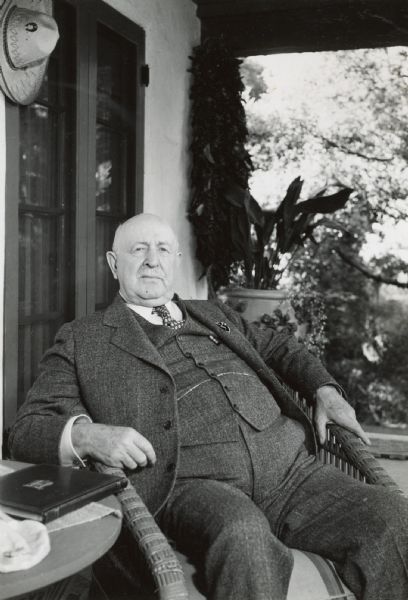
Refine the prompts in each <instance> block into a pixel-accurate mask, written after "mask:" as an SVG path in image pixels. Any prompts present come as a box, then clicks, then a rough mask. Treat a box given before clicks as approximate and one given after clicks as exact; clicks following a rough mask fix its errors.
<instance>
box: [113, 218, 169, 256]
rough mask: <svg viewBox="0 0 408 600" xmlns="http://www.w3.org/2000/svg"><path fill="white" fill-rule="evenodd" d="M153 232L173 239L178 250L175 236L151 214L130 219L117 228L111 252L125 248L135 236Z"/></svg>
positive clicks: (161, 221)
mask: <svg viewBox="0 0 408 600" xmlns="http://www.w3.org/2000/svg"><path fill="white" fill-rule="evenodd" d="M153 230H155V231H157V232H163V233H164V235H165V236H166V238H168V239H173V241H174V244H175V248H177V249H178V241H177V237H176V234H175V233H174V231H173V229H172V228H171V227H170V225H169V224H168V223H167V222H166V221H164V219H162V218H161V217H159V216H157V215H154V214H151V213H141V214H139V215H135V216H134V217H131V218H130V219H128V220H127V221H125V222H124V223H121V224H120V225H119V226H118V228H117V229H116V232H115V237H114V240H113V244H112V250H113V251H114V252H116V250H118V249H120V248H121V247H123V246H126V245H127V244H128V243H129V241H130V243H132V240H133V239H134V238H135V236H136V237H137V236H139V235H143V234H144V233H146V232H150V231H153Z"/></svg>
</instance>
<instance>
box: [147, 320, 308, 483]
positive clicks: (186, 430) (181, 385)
mask: <svg viewBox="0 0 408 600" xmlns="http://www.w3.org/2000/svg"><path fill="white" fill-rule="evenodd" d="M135 316H136V318H137V320H138V322H139V324H140V325H141V326H142V327H143V329H144V330H145V332H146V334H147V335H148V336H149V339H150V340H151V342H152V343H153V344H154V345H155V346H156V348H157V350H158V351H159V352H160V354H161V356H162V358H163V360H164V362H165V364H166V366H167V368H168V369H169V371H170V374H171V375H172V377H173V379H174V382H175V385H176V390H177V409H178V411H177V412H178V421H179V432H180V448H181V450H180V463H179V469H178V477H177V480H178V482H180V481H183V480H186V479H191V478H206V479H216V480H220V481H227V482H229V483H231V484H233V485H235V486H237V487H239V488H240V489H242V490H243V491H245V493H248V495H253V490H254V486H257V485H258V480H259V481H262V482H263V483H262V487H263V486H264V484H265V480H267V481H268V488H269V490H270V489H271V486H272V487H275V486H278V485H279V484H280V483H281V482H282V481H283V479H284V478H285V476H287V474H288V473H289V472H290V471H291V470H292V469H293V468H294V467H295V466H296V463H297V461H298V458H299V457H300V456H303V455H304V453H305V447H304V441H305V431H304V429H303V426H302V425H301V424H300V423H299V422H297V421H294V420H293V419H290V418H289V417H287V416H285V415H282V413H281V411H280V408H279V406H278V404H277V403H276V401H275V399H274V398H273V396H272V395H271V393H270V391H269V390H268V389H267V387H266V386H265V385H264V384H263V383H262V382H261V380H260V379H259V377H258V375H257V374H256V373H255V372H254V371H253V369H252V368H251V367H250V366H249V365H248V364H247V363H246V362H245V361H244V360H243V359H241V358H240V357H238V356H237V355H236V354H235V352H233V351H232V350H231V349H230V348H228V346H226V345H225V344H223V343H222V342H221V341H220V340H219V339H218V338H217V337H216V335H215V334H214V332H212V331H210V330H209V329H207V328H206V327H205V326H204V325H203V324H201V323H199V322H197V321H196V320H195V319H193V318H192V317H191V316H190V315H188V314H187V315H186V321H185V323H184V326H183V327H182V328H180V329H178V330H172V329H170V328H168V327H164V326H160V325H159V326H158V325H153V324H151V323H149V322H148V321H146V320H145V319H143V318H142V317H140V316H138V315H135ZM265 475H266V477H265Z"/></svg>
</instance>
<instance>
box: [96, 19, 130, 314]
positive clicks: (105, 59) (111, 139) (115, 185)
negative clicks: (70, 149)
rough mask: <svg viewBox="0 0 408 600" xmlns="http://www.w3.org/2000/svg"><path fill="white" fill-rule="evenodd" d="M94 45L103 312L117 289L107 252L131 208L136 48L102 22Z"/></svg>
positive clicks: (99, 274)
mask: <svg viewBox="0 0 408 600" xmlns="http://www.w3.org/2000/svg"><path fill="white" fill-rule="evenodd" d="M97 45H98V52H97V57H98V58H97V61H98V62H97V124H96V169H95V179H96V198H95V200H96V203H95V204H96V267H95V268H96V309H101V308H103V307H105V306H107V305H108V304H109V302H111V300H112V299H113V296H114V295H115V293H116V291H117V283H116V281H115V280H114V279H113V277H112V275H111V273H110V271H109V267H108V265H107V263H106V259H105V254H106V251H107V250H108V249H110V248H111V246H112V242H113V236H114V232H115V229H116V227H117V226H118V224H119V223H121V222H122V221H124V220H126V219H127V217H128V216H130V215H131V214H132V206H134V194H135V186H134V179H135V178H134V156H135V142H136V140H135V137H136V133H135V130H136V93H135V89H136V73H137V63H136V57H137V55H136V45H135V44H133V43H132V42H130V41H128V40H127V39H125V38H124V37H122V36H120V35H119V34H117V33H114V32H113V31H112V30H111V29H108V28H107V27H105V26H103V25H101V24H99V25H98V30H97ZM132 165H133V166H132Z"/></svg>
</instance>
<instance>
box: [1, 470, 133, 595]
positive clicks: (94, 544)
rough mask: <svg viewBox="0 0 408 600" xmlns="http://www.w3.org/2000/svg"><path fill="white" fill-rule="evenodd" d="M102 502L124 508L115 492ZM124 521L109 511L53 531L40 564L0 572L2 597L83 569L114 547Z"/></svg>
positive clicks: (55, 580) (31, 589) (62, 577)
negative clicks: (97, 517) (91, 519)
mask: <svg viewBox="0 0 408 600" xmlns="http://www.w3.org/2000/svg"><path fill="white" fill-rule="evenodd" d="M0 464H1V465H3V466H7V467H10V468H13V469H17V468H22V467H26V466H28V465H27V464H24V463H17V462H14V461H4V460H1V461H0ZM99 502H102V503H103V504H106V505H107V506H109V507H111V508H117V509H119V510H120V504H119V502H118V500H117V499H116V497H115V496H109V497H108V498H105V499H104V500H99ZM121 525H122V520H121V519H120V518H118V517H117V516H115V515H108V516H106V517H103V518H102V519H97V520H95V521H91V522H89V523H82V524H81V525H77V526H73V527H68V528H66V529H62V530H60V531H55V532H51V533H50V534H49V535H50V542H51V550H50V552H49V554H48V555H47V556H46V557H45V558H44V559H43V560H42V561H41V562H40V563H38V565H36V566H34V567H32V568H31V569H27V570H24V571H14V572H12V573H0V600H6V599H7V598H13V597H15V596H19V595H20V594H25V593H28V592H32V591H34V590H37V589H39V588H42V587H44V586H47V585H50V584H52V583H55V582H57V581H60V580H61V579H65V578H66V577H70V576H71V575H73V574H75V573H77V572H78V571H82V569H84V568H85V567H88V566H89V565H91V564H92V563H94V562H95V561H96V560H98V558H100V557H101V556H103V555H104V554H105V553H106V552H107V551H108V550H109V549H110V548H111V546H112V545H113V544H114V543H115V541H116V539H117V538H118V536H119V533H120V529H121Z"/></svg>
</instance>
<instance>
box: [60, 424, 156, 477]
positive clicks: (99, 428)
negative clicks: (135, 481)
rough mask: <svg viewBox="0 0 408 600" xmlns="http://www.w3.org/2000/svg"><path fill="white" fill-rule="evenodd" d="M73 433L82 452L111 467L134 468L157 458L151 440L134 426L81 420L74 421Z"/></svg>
mask: <svg viewBox="0 0 408 600" xmlns="http://www.w3.org/2000/svg"><path fill="white" fill-rule="evenodd" d="M71 436H72V444H73V446H74V448H75V450H76V451H77V452H78V454H79V456H81V457H85V456H89V457H91V458H92V459H94V460H97V461H99V462H102V463H104V464H105V465H108V466H110V467H120V468H121V469H123V468H124V467H126V468H127V469H131V470H133V469H136V468H137V467H146V466H147V465H154V464H155V462H156V453H155V451H154V449H153V446H152V445H151V443H150V442H149V440H147V439H146V438H145V437H143V435H141V434H140V433H138V432H137V431H136V429H133V428H132V427H119V426H114V425H101V424H99V423H84V422H83V421H82V422H77V423H75V424H74V425H73V427H72V433H71Z"/></svg>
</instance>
